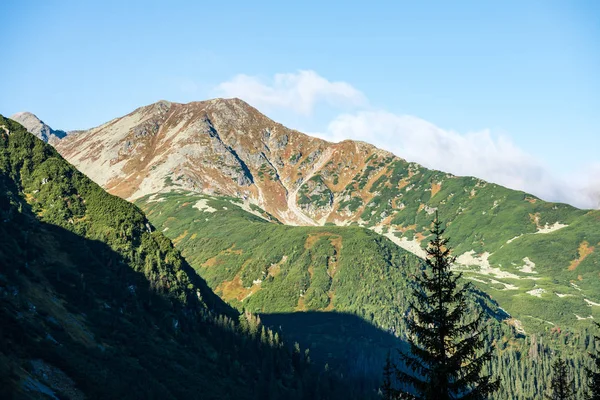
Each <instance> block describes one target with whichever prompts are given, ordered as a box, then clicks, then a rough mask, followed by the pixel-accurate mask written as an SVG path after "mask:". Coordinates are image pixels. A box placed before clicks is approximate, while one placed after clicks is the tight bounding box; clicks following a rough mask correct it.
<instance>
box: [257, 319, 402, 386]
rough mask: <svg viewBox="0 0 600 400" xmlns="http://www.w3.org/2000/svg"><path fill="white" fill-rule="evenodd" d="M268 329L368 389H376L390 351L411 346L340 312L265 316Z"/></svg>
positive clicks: (315, 361) (263, 320)
mask: <svg viewBox="0 0 600 400" xmlns="http://www.w3.org/2000/svg"><path fill="white" fill-rule="evenodd" d="M260 318H261V321H262V322H263V324H265V325H266V326H269V327H271V328H272V329H276V330H279V331H280V332H282V335H283V338H284V340H285V341H286V342H287V343H288V344H293V343H294V342H298V344H299V345H300V348H302V349H305V348H308V349H310V357H311V360H312V362H313V363H315V364H317V365H318V366H319V368H324V366H325V364H327V365H328V367H329V368H330V369H332V370H334V371H335V372H338V373H340V374H343V375H344V376H345V377H347V378H350V379H352V380H354V381H357V382H361V383H362V385H364V387H365V388H369V387H371V388H376V387H378V386H379V384H380V382H381V374H382V369H383V366H384V364H385V358H386V355H387V353H388V351H390V352H391V354H392V355H393V356H395V355H397V352H396V349H407V344H406V343H405V342H404V341H402V340H401V339H399V338H397V337H396V336H394V335H393V334H391V333H389V332H387V331H384V330H382V329H380V328H378V327H376V326H375V325H373V324H371V323H370V322H368V321H365V320H364V319H362V318H361V317H359V316H356V315H354V314H347V313H338V312H318V311H309V312H295V313H275V314H261V315H260Z"/></svg>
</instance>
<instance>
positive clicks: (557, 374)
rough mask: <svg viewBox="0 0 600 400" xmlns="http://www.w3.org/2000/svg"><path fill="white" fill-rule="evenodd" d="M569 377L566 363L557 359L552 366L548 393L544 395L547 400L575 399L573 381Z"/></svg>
mask: <svg viewBox="0 0 600 400" xmlns="http://www.w3.org/2000/svg"><path fill="white" fill-rule="evenodd" d="M570 375H571V374H570V373H569V367H568V365H567V363H566V362H565V360H563V359H562V358H560V357H558V358H557V359H556V361H554V363H553V364H552V381H551V383H550V389H549V391H548V392H549V393H548V394H547V395H546V398H547V399H548V400H572V399H575V391H574V390H573V380H572V379H571V377H570Z"/></svg>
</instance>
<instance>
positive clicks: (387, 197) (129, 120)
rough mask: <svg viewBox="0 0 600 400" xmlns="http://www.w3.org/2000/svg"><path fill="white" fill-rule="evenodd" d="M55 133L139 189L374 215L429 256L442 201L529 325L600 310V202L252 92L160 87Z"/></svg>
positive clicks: (486, 284)
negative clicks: (339, 124) (483, 174)
mask: <svg viewBox="0 0 600 400" xmlns="http://www.w3.org/2000/svg"><path fill="white" fill-rule="evenodd" d="M55 146H56V149H57V150H58V151H59V152H60V153H61V154H62V155H63V157H65V158H66V159H67V160H69V161H70V162H71V163H72V164H73V165H75V166H76V167H77V168H78V169H80V170H81V171H82V172H83V173H85V174H86V175H88V176H89V177H90V178H92V179H93V180H94V181H95V182H96V183H98V184H100V185H101V186H103V187H104V188H105V189H106V190H108V191H109V192H110V193H112V194H115V195H117V196H120V197H123V198H125V199H128V200H131V201H134V200H136V199H140V198H142V197H143V196H146V195H149V194H154V193H158V192H168V191H171V190H173V189H180V190H187V191H191V192H195V193H202V194H208V195H215V196H231V197H235V198H238V199H240V200H242V202H243V204H244V205H245V206H246V208H249V207H250V206H254V207H258V208H260V209H262V210H264V211H266V212H267V213H268V214H270V215H271V216H272V217H273V218H275V219H277V220H278V221H280V222H281V223H283V224H286V225H302V226H323V225H332V224H333V225H337V226H348V225H356V226H362V227H365V228H368V229H371V230H373V231H375V232H377V233H379V234H381V235H384V236H386V237H387V238H389V239H390V240H392V241H393V242H394V243H396V244H397V245H399V246H400V247H402V248H403V249H405V250H408V251H409V252H411V253H413V254H415V255H417V256H419V257H423V256H424V247H425V246H426V244H427V237H428V229H429V227H430V223H431V220H432V218H433V215H434V213H435V212H437V213H438V214H439V215H440V217H441V218H442V219H443V220H444V221H445V222H446V225H447V233H448V235H449V236H450V238H451V243H452V245H453V246H454V251H455V255H456V256H457V260H456V265H457V268H458V269H460V270H462V271H464V273H465V275H466V276H467V277H468V278H470V279H472V280H473V281H474V282H475V283H476V284H477V285H478V286H479V287H480V288H482V290H484V291H486V292H487V293H489V294H490V295H491V296H492V297H493V298H494V299H495V300H497V301H498V302H499V303H500V305H501V306H502V307H503V308H505V309H506V310H507V311H508V312H509V313H510V314H511V315H513V314H514V315H515V316H516V317H517V318H518V320H519V321H517V322H516V323H517V324H518V325H519V326H521V327H523V326H527V325H539V324H546V323H548V324H558V325H564V324H573V323H577V321H583V320H585V319H589V318H591V317H594V316H595V315H596V317H598V316H599V315H600V314H599V313H598V310H600V306H598V304H600V297H599V295H598V293H600V285H599V284H598V280H597V274H598V271H600V256H599V254H600V252H598V251H596V249H597V248H598V245H599V244H600V229H599V228H600V211H595V210H579V209H576V208H574V207H572V206H569V205H566V204H560V203H548V202H545V201H543V200H541V199H539V198H537V197H535V196H533V195H530V194H527V193H524V192H520V191H515V190H510V189H507V188H505V187H502V186H499V185H496V184H493V183H488V182H485V181H483V180H481V179H478V178H474V177H459V176H454V175H452V174H448V173H444V172H441V171H435V170H429V169H427V168H424V167H423V166H421V165H419V164H416V163H412V162H409V161H406V160H404V159H402V158H400V157H397V156H395V155H393V154H391V153H389V152H386V151H384V150H380V149H377V148H376V147H374V146H371V145H369V144H367V143H362V142H355V141H343V142H340V143H330V142H327V141H324V140H321V139H318V138H314V137H311V136H308V135H305V134H302V133H301V132H298V131H295V130H292V129H288V128H286V127H284V126H282V125H281V124H278V123H276V122H274V121H272V120H271V119H269V118H267V117H266V116H264V115H263V114H261V113H260V112H259V111H258V110H256V109H255V108H253V107H251V106H250V105H248V104H247V103H245V102H243V101H242V100H239V99H214V100H208V101H203V102H193V103H188V104H179V103H171V102H167V101H160V102H157V103H155V104H151V105H149V106H145V107H141V108H138V109H136V110H134V111H133V112H131V113H130V114H128V115H126V116H123V117H120V118H116V119H113V120H111V121H109V122H107V123H105V124H103V125H100V126H99V127H96V128H92V129H90V130H87V131H81V132H77V133H75V134H71V135H68V136H66V137H65V138H63V139H62V140H60V141H58V142H56V143H55ZM557 304H560V306H558V308H560V309H565V310H569V313H560V314H557V313H555V312H554V310H555V308H556V307H557ZM549 305H551V307H550V306H549Z"/></svg>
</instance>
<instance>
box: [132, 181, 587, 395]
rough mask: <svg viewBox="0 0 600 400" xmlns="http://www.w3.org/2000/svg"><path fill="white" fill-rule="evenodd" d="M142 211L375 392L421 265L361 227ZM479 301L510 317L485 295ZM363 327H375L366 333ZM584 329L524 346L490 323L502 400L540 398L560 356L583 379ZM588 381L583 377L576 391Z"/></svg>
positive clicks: (154, 199) (189, 205)
mask: <svg viewBox="0 0 600 400" xmlns="http://www.w3.org/2000/svg"><path fill="white" fill-rule="evenodd" d="M137 204H138V205H139V206H140V207H141V208H142V209H143V210H145V211H146V213H147V215H148V218H149V219H150V220H151V221H152V222H153V223H154V224H155V225H156V226H157V227H159V229H160V230H162V231H163V233H164V234H165V235H167V236H169V237H170V238H172V240H173V242H174V244H175V246H176V247H178V248H179V249H181V251H182V254H184V256H185V257H186V259H188V260H189V261H190V264H191V265H192V266H193V267H194V268H195V269H196V270H197V271H198V272H199V273H200V275H202V276H203V277H204V278H205V279H206V280H207V282H208V284H209V285H210V286H211V287H212V288H213V289H214V290H215V292H216V293H217V294H219V295H220V296H221V297H222V298H224V299H225V300H227V301H228V302H229V303H230V304H232V305H234V306H236V307H239V308H242V307H243V308H246V309H248V310H251V311H253V312H257V313H260V316H261V319H262V321H263V322H265V323H267V324H268V325H270V326H277V327H279V326H281V327H282V329H283V332H284V333H285V334H286V337H291V338H292V339H293V340H295V341H298V342H299V343H301V344H302V345H305V346H306V347H309V348H310V349H311V358H314V359H315V360H318V361H319V362H321V363H328V364H329V366H330V367H331V368H333V369H335V370H339V371H341V372H343V373H345V374H349V375H350V376H353V377H355V379H359V378H360V379H362V382H364V385H369V384H372V383H373V382H375V381H377V379H379V377H380V373H381V365H382V364H383V360H384V358H385V354H386V351H387V350H388V349H393V348H394V347H396V348H397V347H400V346H402V342H401V341H399V340H397V339H396V340H394V338H393V337H392V336H391V335H384V334H383V333H384V332H390V333H394V334H395V335H398V336H399V338H400V339H401V338H402V335H403V332H404V325H403V316H404V313H405V311H406V308H407V296H408V286H409V284H410V283H409V282H410V280H411V276H412V273H413V272H414V271H415V269H416V268H418V267H419V263H420V260H419V259H418V258H417V257H416V256H414V255H412V254H410V253H408V252H406V251H403V250H402V249H400V248H398V247H397V246H395V245H394V244H393V243H392V242H391V241H389V240H387V239H386V238H384V237H382V236H381V235H377V234H375V233H374V232H372V231H370V230H367V229H364V228H360V227H338V226H324V227H291V226H287V225H282V224H279V223H278V222H277V221H275V222H274V221H273V220H272V217H271V216H270V215H268V214H266V213H264V212H262V211H261V210H259V209H257V208H253V209H251V208H249V207H247V206H246V205H245V204H244V203H243V202H242V201H240V200H238V199H235V198H226V197H215V196H206V195H199V194H195V193H192V192H185V191H182V192H170V193H160V194H154V195H149V196H146V197H143V198H141V199H139V200H138V201H137ZM527 296H529V297H531V296H530V295H527ZM474 300H478V301H479V302H480V304H481V305H483V306H487V307H489V309H488V310H489V312H490V314H491V315H494V316H496V317H497V318H498V319H500V320H501V319H504V318H506V314H504V315H503V314H502V311H501V310H499V309H497V307H496V306H495V305H494V303H493V302H490V301H489V300H487V295H485V294H484V293H479V294H478V295H476V296H474ZM500 305H502V304H500ZM335 312H337V313H338V314H335ZM536 312H537V313H538V315H539V313H540V312H543V310H537V311H536ZM343 313H349V314H348V315H346V316H344V315H345V314H343ZM357 317H358V318H357ZM360 320H366V321H368V322H369V323H371V324H372V325H373V326H372V327H368V326H363V327H361V325H359V324H358V322H357V321H360ZM508 322H510V323H511V324H513V325H514V324H515V323H514V321H513V320H510V319H509V320H508ZM588 326H589V321H580V324H579V327H577V326H569V327H568V329H565V327H563V328H562V329H561V328H559V327H557V326H550V325H548V324H541V325H540V330H539V331H535V332H529V335H528V336H527V337H521V338H519V337H518V335H515V333H516V329H514V328H512V327H510V326H508V325H506V324H500V323H498V322H496V323H492V326H491V327H490V330H489V332H488V334H489V335H490V338H491V341H492V343H494V346H496V350H497V352H496V356H495V357H496V359H495V361H494V363H493V367H492V370H493V372H494V373H495V374H497V375H498V376H502V377H503V382H504V383H503V385H504V386H503V394H501V395H499V396H498V397H496V398H498V399H508V398H520V399H526V398H531V396H537V395H540V393H542V392H543V390H544V383H545V382H546V380H547V375H546V374H545V372H544V371H545V370H546V368H549V366H550V364H551V361H552V357H553V356H554V354H556V352H557V351H558V352H560V353H561V354H563V355H564V356H565V357H567V358H569V360H571V362H572V363H573V365H574V366H577V368H578V369H577V371H582V368H581V366H582V365H584V364H585V363H586V362H587V358H586V353H585V351H586V348H587V347H588V346H590V343H592V345H593V342H592V341H591V340H590V337H591V336H590V332H588V331H587V328H588ZM376 328H380V329H376ZM582 380H583V375H582V374H579V375H577V382H578V385H579V386H581V382H582Z"/></svg>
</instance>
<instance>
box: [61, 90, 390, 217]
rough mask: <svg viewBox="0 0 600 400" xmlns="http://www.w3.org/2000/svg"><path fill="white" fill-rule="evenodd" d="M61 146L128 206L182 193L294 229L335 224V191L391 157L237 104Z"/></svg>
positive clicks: (213, 105)
mask: <svg viewBox="0 0 600 400" xmlns="http://www.w3.org/2000/svg"><path fill="white" fill-rule="evenodd" d="M55 147H56V148H57V150H58V151H59V152H60V153H61V154H62V155H63V156H64V157H65V158H66V159H67V160H69V161H70V162H71V163H73V164H74V165H75V166H76V167H77V168H79V169H80V170H81V171H82V172H84V173H85V174H87V175H88V176H89V177H90V178H92V179H93V180H94V181H95V182H96V183H98V184H100V185H101V186H103V187H104V188H106V189H107V190H108V191H109V192H111V193H113V194H115V195H118V196H121V197H123V198H126V199H130V200H134V199H137V198H139V197H142V196H144V195H146V194H150V193H156V192H159V191H163V190H172V189H177V188H180V189H185V190H192V191H198V192H203V193H209V194H219V195H228V196H234V197H238V198H241V199H244V200H246V201H248V202H251V203H254V204H257V205H259V206H260V207H262V208H264V209H265V210H266V211H268V212H269V213H271V214H272V215H274V216H276V217H277V218H279V219H280V220H281V221H282V222H284V223H289V224H294V225H296V224H299V225H315V224H319V223H324V221H325V220H327V218H328V217H329V216H334V214H335V210H336V206H337V203H338V202H339V200H340V199H339V198H338V197H339V196H337V195H336V190H339V189H343V188H344V187H345V186H346V185H347V184H349V183H350V181H351V180H352V179H353V178H354V177H355V175H356V173H357V172H358V171H359V170H361V169H362V168H364V167H365V163H366V160H367V158H368V157H369V156H371V155H373V154H379V155H381V156H385V157H388V156H391V154H389V153H387V152H384V151H381V150H378V149H376V148H375V147H373V146H370V145H367V144H365V143H357V142H350V141H347V142H341V143H337V144H334V143H329V142H326V141H324V140H321V139H317V138H314V137H310V136H307V135H304V134H302V133H300V132H297V131H294V130H291V129H288V128H286V127H284V126H283V125H281V124H278V123H276V122H274V121H272V120H270V119H269V118H267V117H266V116H264V115H263V114H261V113H260V112H258V111H257V110H256V109H255V108H253V107H251V106H250V105H248V104H247V103H245V102H243V101H242V100H239V99H214V100H208V101H202V102H193V103H188V104H179V103H171V102H167V101H160V102H158V103H155V104H151V105H148V106H145V107H141V108H138V109H137V110H135V111H133V112H132V113H130V114H128V115H126V116H124V117H121V118H116V119H114V120H112V121H109V122H107V123H105V124H104V125H101V126H99V127H96V128H93V129H90V130H88V131H80V132H74V133H73V134H70V135H69V136H67V137H66V138H64V139H62V140H61V141H59V142H58V143H57V144H56V146H55ZM313 177H315V178H313ZM311 178H313V179H312V180H311ZM303 185H304V186H303ZM302 186H303V187H302ZM300 199H302V201H299V200H300ZM313 200H315V204H314V205H311V204H310V203H311V202H312V201H313Z"/></svg>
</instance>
